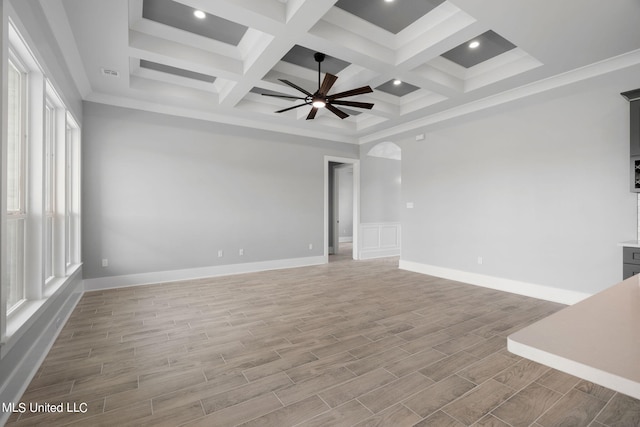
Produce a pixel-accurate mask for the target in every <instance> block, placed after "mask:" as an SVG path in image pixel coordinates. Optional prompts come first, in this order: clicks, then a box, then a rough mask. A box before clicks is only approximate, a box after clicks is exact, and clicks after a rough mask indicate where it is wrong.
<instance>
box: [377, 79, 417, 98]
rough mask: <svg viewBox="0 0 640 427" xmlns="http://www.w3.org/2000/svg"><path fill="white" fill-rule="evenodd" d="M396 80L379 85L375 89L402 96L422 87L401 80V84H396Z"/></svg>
mask: <svg viewBox="0 0 640 427" xmlns="http://www.w3.org/2000/svg"><path fill="white" fill-rule="evenodd" d="M394 81H395V79H393V80H389V81H388V82H386V83H383V84H381V85H380V86H377V87H376V88H375V89H376V90H379V91H382V92H386V93H389V94H391V95H395V96H400V97H402V96H405V95H407V94H409V93H411V92H415V91H416V90H418V89H420V88H419V87H418V86H414V85H412V84H411V83H407V82H401V83H400V84H395V83H394Z"/></svg>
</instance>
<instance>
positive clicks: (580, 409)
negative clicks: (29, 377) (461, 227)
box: [9, 257, 640, 427]
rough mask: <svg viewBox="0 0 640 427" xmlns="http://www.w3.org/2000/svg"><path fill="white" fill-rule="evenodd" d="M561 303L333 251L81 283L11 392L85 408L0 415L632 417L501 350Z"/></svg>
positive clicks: (357, 421)
mask: <svg viewBox="0 0 640 427" xmlns="http://www.w3.org/2000/svg"><path fill="white" fill-rule="evenodd" d="M560 308H561V306H560V305H558V304H553V303H549V302H544V301H539V300H535V299H531V298H525V297H521V296H517V295H512V294H508V293H502V292H497V291H492V290H488V289H483V288H479V287H474V286H469V285H465V284H461V283H457V282H451V281H447V280H443V279H437V278H433V277H429V276H423V275H419V274H414V273H410V272H406V271H401V270H398V269H397V259H385V260H377V261H362V262H353V261H350V260H348V257H340V258H338V260H337V262H334V263H330V264H329V265H324V266H316V267H306V268H298V269H291V270H282V271H272V272H265V273H259V274H247V275H238V276H231V277H225V278H216V279H206V280H197V281H189V282H181V283H169V284H159V285H150V286H140V287H134V288H127V289H118V290H110V291H104V292H89V293H86V294H85V295H84V296H83V298H82V300H81V301H80V303H79V304H78V306H77V308H76V309H75V311H74V312H73V314H72V316H71V318H70V320H69V322H68V323H67V324H66V325H65V326H64V328H63V329H62V332H61V334H60V337H59V338H58V340H57V341H56V343H55V345H54V347H53V348H52V349H51V351H50V353H49V355H48V356H47V357H46V359H45V361H44V364H43V365H42V367H41V368H40V370H39V371H38V373H37V375H36V377H35V379H34V380H33V381H32V383H31V384H30V386H29V388H28V390H27V391H26V393H25V394H24V396H23V398H22V401H23V402H40V403H43V402H49V403H58V402H71V403H72V404H74V403H75V405H79V404H80V403H82V402H86V403H87V404H88V406H87V407H88V411H87V412H86V413H75V414H74V413H72V414H45V415H42V414H41V415H34V414H29V413H25V414H23V415H20V416H18V415H14V416H12V418H11V419H10V423H9V425H17V426H21V425H47V426H55V425H67V424H72V425H87V426H92V427H93V426H102V425H104V426H124V425H149V426H165V425H166V426H176V425H189V426H194V425H200V426H235V425H247V426H261V427H262V426H277V427H282V426H290V425H304V426H351V425H358V426H394V427H398V426H413V425H419V426H428V425H432V426H438V427H441V426H463V425H478V426H544V427H546V426H594V427H595V426H598V427H601V426H603V425H605V426H638V425H640V402H639V401H637V400H634V399H631V398H629V397H626V396H624V395H621V394H617V393H615V392H613V391H611V390H608V389H605V388H603V387H600V386H597V385H594V384H591V383H588V382H586V381H582V380H580V379H578V378H575V377H572V376H570V375H566V374H564V373H561V372H558V371H555V370H553V369H549V368H547V367H545V366H542V365H539V364H537V363H534V362H531V361H528V360H526V359H522V358H520V357H517V356H515V355H512V354H510V353H509V352H508V351H507V350H506V336H508V335H509V334H510V333H512V332H513V331H516V330H518V329H519V328H522V327H523V326H525V325H527V324H530V323H532V322H534V321H536V320H537V319H540V318H542V317H544V316H547V315H549V314H550V313H553V312H555V311H557V310H559V309H560ZM72 407H73V406H72ZM76 407H78V406H76ZM14 423H15V424H14Z"/></svg>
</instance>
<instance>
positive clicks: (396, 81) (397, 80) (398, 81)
mask: <svg viewBox="0 0 640 427" xmlns="http://www.w3.org/2000/svg"><path fill="white" fill-rule="evenodd" d="M401 83H402V80H400V79H395V80H394V81H393V84H394V85H396V86H398V85H399V84H401Z"/></svg>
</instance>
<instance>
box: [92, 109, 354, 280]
mask: <svg viewBox="0 0 640 427" xmlns="http://www.w3.org/2000/svg"><path fill="white" fill-rule="evenodd" d="M83 137H84V140H83V144H84V145H83V171H84V180H83V214H84V222H83V260H84V277H85V278H97V277H106V276H114V275H128V274H136V273H147V272H160V271H167V270H180V269H189V268H197V267H207V266H215V265H224V264H236V263H244V262H256V261H269V260H279V259H290V258H300V257H309V256H321V255H322V254H323V248H322V246H323V241H324V236H323V233H324V224H323V218H324V200H323V199H324V196H323V194H324V191H323V188H324V156H325V155H332V156H342V157H353V158H356V157H357V153H358V147H357V146H355V145H349V144H342V143H332V142H327V141H316V140H312V139H303V138H300V137H295V136H287V135H282V134H275V133H269V132H264V131H253V130H249V129H246V128H245V129H239V128H236V127H233V126H228V125H221V124H216V123H207V122H202V121H197V120H191V119H184V118H178V117H170V116H164V115H160V114H155V113H148V112H142V111H135V110H129V109H124V108H118V107H110V106H105V105H101V104H95V103H89V102H87V103H85V104H84V129H83ZM310 243H311V244H312V245H313V250H309V248H308V247H309V244H310ZM239 249H244V256H239V254H238V251H239ZM218 250H223V251H224V257H222V258H218V256H217V252H218ZM102 259H108V260H109V266H108V267H102V266H101V260H102Z"/></svg>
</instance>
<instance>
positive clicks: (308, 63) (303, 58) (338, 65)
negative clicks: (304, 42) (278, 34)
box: [282, 45, 350, 75]
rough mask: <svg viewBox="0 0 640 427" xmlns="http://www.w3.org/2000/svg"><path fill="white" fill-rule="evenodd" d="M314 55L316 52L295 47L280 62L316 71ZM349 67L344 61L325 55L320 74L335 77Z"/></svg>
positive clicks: (316, 65) (298, 46) (316, 64)
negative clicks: (328, 74)
mask: <svg viewBox="0 0 640 427" xmlns="http://www.w3.org/2000/svg"><path fill="white" fill-rule="evenodd" d="M315 53H316V51H314V50H311V49H307V48H306V47H303V46H300V45H295V46H293V47H292V48H291V50H289V52H287V54H286V55H285V56H283V57H282V60H283V61H284V62H288V63H290V64H294V65H299V66H300V67H304V68H308V69H310V70H314V71H317V70H318V63H317V62H316V60H315V59H314V57H313V55H314V54H315ZM349 65H350V64H349V63H348V62H346V61H342V60H340V59H338V58H334V57H332V56H330V55H325V58H324V61H322V72H323V73H330V74H334V75H335V74H338V73H339V72H340V71H342V70H344V69H345V68H347V67H348V66H349Z"/></svg>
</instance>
